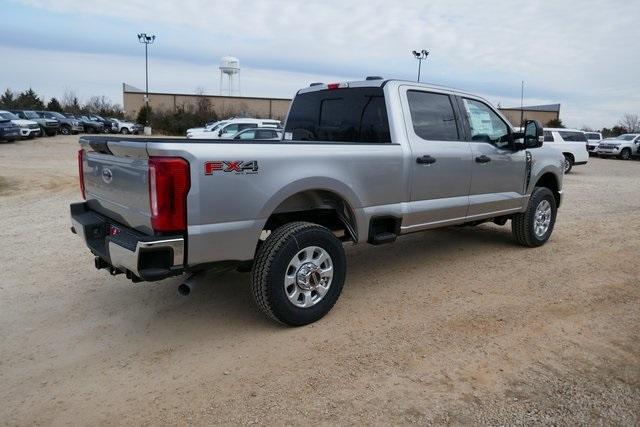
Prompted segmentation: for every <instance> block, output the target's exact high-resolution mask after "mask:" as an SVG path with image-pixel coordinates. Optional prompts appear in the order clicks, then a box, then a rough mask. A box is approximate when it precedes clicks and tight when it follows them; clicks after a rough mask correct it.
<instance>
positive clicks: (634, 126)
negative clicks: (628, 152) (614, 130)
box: [618, 113, 640, 133]
mask: <svg viewBox="0 0 640 427" xmlns="http://www.w3.org/2000/svg"><path fill="white" fill-rule="evenodd" d="M618 126H621V127H623V128H625V129H626V130H627V132H629V133H637V132H640V117H638V115H637V114H630V113H627V114H625V115H624V116H622V120H620V121H619V122H618Z"/></svg>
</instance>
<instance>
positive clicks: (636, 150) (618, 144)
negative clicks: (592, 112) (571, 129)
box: [585, 132, 640, 160]
mask: <svg viewBox="0 0 640 427" xmlns="http://www.w3.org/2000/svg"><path fill="white" fill-rule="evenodd" d="M585 135H586V137H587V151H588V152H589V155H591V156H600V157H618V158H620V159H622V160H629V159H630V158H632V157H640V133H624V134H622V135H619V136H616V137H615V138H605V139H602V134H601V133H599V132H585Z"/></svg>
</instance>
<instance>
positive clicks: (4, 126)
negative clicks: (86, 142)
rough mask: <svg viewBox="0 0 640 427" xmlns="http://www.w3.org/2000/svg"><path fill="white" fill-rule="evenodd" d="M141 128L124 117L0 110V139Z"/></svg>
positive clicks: (130, 130) (125, 130) (13, 139)
mask: <svg viewBox="0 0 640 427" xmlns="http://www.w3.org/2000/svg"><path fill="white" fill-rule="evenodd" d="M142 130H143V127H142V126H140V125H138V124H136V123H132V122H129V121H126V120H122V119H117V118H104V117H102V116H99V115H95V114H82V115H80V114H71V113H59V112H57V111H35V110H11V111H6V110H0V141H2V140H4V141H15V140H17V139H31V138H35V137H37V136H55V135H57V134H62V135H76V134H78V133H80V132H86V133H122V134H130V133H132V134H138V133H140V132H142Z"/></svg>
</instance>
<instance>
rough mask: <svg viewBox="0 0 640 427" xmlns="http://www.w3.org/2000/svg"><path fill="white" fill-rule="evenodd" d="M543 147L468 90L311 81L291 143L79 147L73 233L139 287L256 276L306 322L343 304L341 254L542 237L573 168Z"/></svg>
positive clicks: (285, 314)
mask: <svg viewBox="0 0 640 427" xmlns="http://www.w3.org/2000/svg"><path fill="white" fill-rule="evenodd" d="M321 112H322V114H321ZM542 139H543V130H542V127H541V126H540V125H539V124H538V123H537V122H535V121H527V122H526V123H525V129H524V133H517V132H514V131H513V129H512V128H511V125H510V124H509V121H508V120H507V119H506V118H505V117H504V116H503V115H502V114H501V113H500V112H499V110H497V109H496V108H495V107H493V106H492V105H491V104H490V103H489V102H488V101H486V100H484V99H483V98H481V97H478V96H475V95H472V94H469V93H467V92H460V91H456V90H453V89H449V88H444V87H439V86H430V85H426V84H421V83H416V82H409V81H397V80H386V81H383V80H367V81H360V82H345V83H332V84H328V85H327V84H323V85H314V86H312V87H309V88H305V89H302V90H300V91H298V93H297V94H296V96H295V98H294V100H293V102H292V104H291V107H290V111H289V114H288V119H287V122H286V126H285V128H284V139H283V140H282V141H274V142H271V143H269V144H264V143H262V142H260V141H256V142H251V141H235V140H229V141H224V143H221V144H211V143H199V144H198V143H191V141H192V140H186V139H182V140H181V139H163V138H138V139H136V140H135V141H131V140H129V139H128V138H121V137H120V138H119V137H112V136H109V137H104V136H102V137H100V136H82V137H80V150H79V152H78V168H79V177H80V189H81V192H82V194H83V197H84V198H85V199H86V200H85V201H83V202H81V203H74V204H72V205H71V207H70V208H71V209H70V210H71V221H72V224H73V227H72V231H74V232H75V233H77V235H78V236H80V237H81V238H82V239H83V241H84V243H85V244H86V245H87V246H88V248H89V249H90V251H91V252H92V253H93V254H94V256H95V259H94V260H93V262H94V265H95V266H96V268H98V269H106V270H108V271H109V272H110V273H111V274H114V275H115V274H125V275H126V276H127V277H129V278H130V279H132V280H134V281H140V280H147V281H154V280H160V279H163V278H166V277H170V276H176V275H180V274H183V273H190V274H193V275H204V274H205V273H206V272H207V271H208V270H209V269H212V268H216V267H217V268H220V267H221V266H225V268H228V267H229V266H234V265H235V266H238V267H239V268H240V269H246V268H249V269H251V281H250V288H251V293H252V295H253V298H254V300H255V302H256V304H257V306H258V307H259V308H260V309H261V310H262V311H263V312H264V313H266V314H267V315H268V316H269V317H270V318H272V319H275V320H277V321H279V322H282V323H285V324H288V325H305V324H308V323H311V322H314V321H316V320H318V319H320V318H321V317H322V316H324V315H325V314H326V313H327V312H328V311H329V310H330V309H331V307H333V305H334V304H335V303H336V301H337V300H338V297H339V295H340V293H341V291H342V287H343V284H344V281H345V277H346V266H347V259H346V255H345V251H344V247H343V243H346V242H352V243H363V242H368V243H371V244H374V245H379V244H384V243H392V242H393V241H395V240H396V238H397V237H398V236H401V235H405V234H409V233H413V232H417V231H423V230H428V229H433V228H438V227H445V226H451V225H462V224H468V225H476V224H479V223H481V222H485V221H492V222H494V223H496V224H499V225H504V224H506V222H507V221H509V220H511V229H512V232H513V236H514V239H515V240H516V241H517V242H518V243H519V244H521V245H523V246H527V247H536V246H541V245H543V244H544V243H545V242H547V240H548V239H549V236H550V235H551V233H552V231H553V228H554V224H555V220H556V209H557V208H558V206H560V205H561V201H562V182H563V177H564V174H563V169H564V157H563V155H562V154H561V153H560V152H559V151H558V150H556V149H554V148H551V147H549V146H547V144H544V145H543V142H542ZM583 149H584V150H585V151H586V148H584V145H583ZM434 250H437V249H434ZM494 256H495V257H497V258H504V261H505V263H507V264H508V256H507V255H506V253H502V254H501V253H500V250H499V249H496V253H495V254H494ZM523 256H527V257H530V258H532V259H533V258H535V257H536V255H535V254H531V253H529V254H525V255H523ZM388 262H389V263H390V264H391V263H392V262H393V260H392V259H389V260H388ZM389 267H390V268H391V266H389ZM192 283H194V278H193V276H190V277H189V278H187V279H186V280H185V282H183V283H182V285H180V287H179V290H180V291H181V292H183V293H185V294H186V293H188V292H189V289H190V287H191V286H192ZM387 285H388V286H393V285H398V284H397V283H396V284H394V283H392V282H389V283H387Z"/></svg>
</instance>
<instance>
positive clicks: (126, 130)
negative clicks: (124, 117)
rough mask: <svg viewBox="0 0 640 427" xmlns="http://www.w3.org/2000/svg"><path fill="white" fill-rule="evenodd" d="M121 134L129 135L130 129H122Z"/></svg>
mask: <svg viewBox="0 0 640 427" xmlns="http://www.w3.org/2000/svg"><path fill="white" fill-rule="evenodd" d="M120 133H121V134H123V135H128V134H129V129H127V128H122V129H120Z"/></svg>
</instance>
